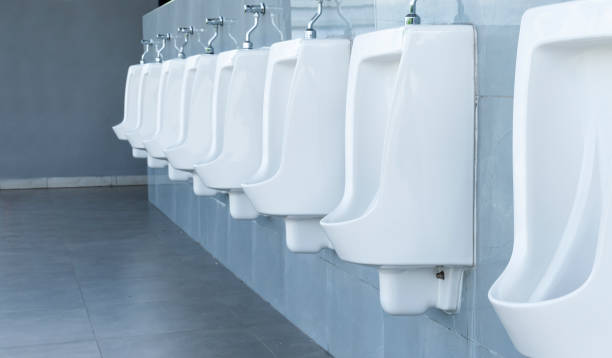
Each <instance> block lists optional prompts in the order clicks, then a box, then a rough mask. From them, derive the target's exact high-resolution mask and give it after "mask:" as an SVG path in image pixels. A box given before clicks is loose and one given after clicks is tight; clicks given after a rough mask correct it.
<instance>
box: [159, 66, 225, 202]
mask: <svg viewBox="0 0 612 358" xmlns="http://www.w3.org/2000/svg"><path fill="white" fill-rule="evenodd" d="M216 59H217V56H216V55H200V56H197V57H196V56H192V57H189V58H187V65H186V70H185V80H184V81H183V87H184V89H183V94H184V96H183V106H182V110H181V113H182V116H183V121H182V123H183V125H182V126H181V135H180V137H181V139H180V142H179V143H178V144H177V145H175V146H172V147H169V148H167V149H166V150H165V153H166V156H167V158H168V161H169V162H170V166H169V167H168V168H169V169H168V175H169V176H170V179H172V180H179V179H180V180H188V179H190V178H192V177H193V176H194V168H193V166H194V165H195V164H196V163H198V162H200V161H201V160H203V159H205V158H206V153H207V152H208V150H209V149H210V145H211V142H212V140H211V137H212V120H211V118H212V117H211V114H212V109H211V104H212V95H213V85H214V79H215V65H216ZM187 86H189V87H190V90H189V91H187V88H186V87H187ZM170 168H172V169H170ZM171 170H172V172H171ZM177 174H178V175H177ZM193 185H194V192H195V193H196V194H198V195H202V194H201V193H202V192H205V193H206V195H214V193H215V191H214V190H211V189H208V188H205V187H202V186H203V185H204V183H202V181H201V180H200V179H199V178H198V182H195V181H194V183H193Z"/></svg>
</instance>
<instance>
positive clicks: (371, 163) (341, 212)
mask: <svg viewBox="0 0 612 358" xmlns="http://www.w3.org/2000/svg"><path fill="white" fill-rule="evenodd" d="M474 52H475V36H474V29H473V28H472V26H468V25H420V26H406V27H405V28H397V29H390V30H383V31H378V32H373V33H369V34H364V35H360V36H357V37H356V38H355V40H354V43H353V50H352V54H351V63H350V67H349V80H348V91H347V107H346V111H347V123H346V133H347V134H346V135H347V136H346V141H347V144H346V180H345V190H344V195H343V197H342V199H341V201H340V204H339V205H338V206H337V207H336V208H335V209H334V210H333V211H332V212H331V213H330V214H329V215H327V216H326V217H325V218H323V220H322V221H321V224H322V226H323V228H324V230H325V231H326V232H327V234H328V235H329V237H330V240H331V242H332V245H333V247H334V249H335V250H336V252H337V254H338V256H339V257H340V258H341V259H343V260H346V261H350V262H355V263H361V264H367V265H374V266H378V267H379V277H380V299H381V304H382V306H383V309H384V310H385V311H386V312H388V313H391V314H421V313H423V312H424V311H425V310H426V309H428V308H430V307H436V308H439V309H441V310H444V311H446V312H448V313H454V312H457V311H458V310H459V307H460V303H461V285H462V279H463V272H464V271H465V270H466V269H469V268H470V267H472V266H473V265H474V242H473V240H474V235H473V202H474V196H473V193H474V153H475V151H474V141H475V130H474V128H475V122H474V120H475V115H474V100H475V88H474V78H475V75H474V70H475V69H474V66H475V56H474Z"/></svg>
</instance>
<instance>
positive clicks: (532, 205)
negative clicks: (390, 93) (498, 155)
mask: <svg viewBox="0 0 612 358" xmlns="http://www.w3.org/2000/svg"><path fill="white" fill-rule="evenodd" d="M568 13H571V14H572V17H573V20H572V26H566V22H565V21H563V18H562V16H564V14H568ZM611 16H612V4H611V3H610V2H608V1H588V0H585V1H572V2H567V3H563V4H556V5H550V6H545V7H538V8H534V9H531V10H528V11H527V12H526V13H525V15H524V16H523V20H522V23H521V34H520V39H519V46H518V53H517V65H516V78H515V93H514V100H515V102H514V128H513V171H514V177H513V179H514V180H513V184H514V190H513V195H514V249H513V252H512V257H511V258H510V262H509V263H508V266H507V267H506V269H505V270H504V272H503V273H502V275H501V276H500V277H499V278H498V280H497V281H496V282H495V283H494V284H493V286H492V287H491V290H490V291H489V300H490V301H491V304H492V305H493V307H494V309H495V311H496V313H497V314H498V316H499V318H500V320H501V322H502V324H503V325H504V327H505V328H506V331H507V332H508V334H509V336H510V338H511V339H512V342H513V343H514V345H515V346H516V348H517V349H518V350H519V351H520V352H521V353H522V354H524V355H527V356H530V357H537V358H553V357H554V358H570V357H607V356H609V355H610V351H611V349H610V339H612V306H611V305H610V302H611V301H612V288H610V287H611V286H610V283H609V277H610V275H612V257H610V253H611V251H610V245H609V244H610V239H609V238H610V234H611V233H610V232H609V230H610V229H611V225H610V224H611V223H612V217H611V214H612V191H611V190H610V188H611V187H612V165H611V163H612V160H611V159H612V146H611V143H612V138H611V135H612V134H611V133H612V123H611V122H610V117H611V116H612V102H611V101H610V98H609V95H608V92H609V91H608V88H609V83H610V80H609V79H610V78H612V66H610V63H612V23H611V22H610V18H611ZM558 158H563V159H562V160H559V159H558Z"/></svg>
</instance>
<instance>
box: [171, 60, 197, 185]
mask: <svg viewBox="0 0 612 358" xmlns="http://www.w3.org/2000/svg"><path fill="white" fill-rule="evenodd" d="M205 56H207V55H195V56H190V57H188V58H187V59H186V60H185V69H184V71H183V79H182V82H181V90H180V93H181V95H180V102H179V115H178V123H177V124H176V128H173V129H176V131H175V132H174V133H173V134H174V136H172V137H171V138H173V139H174V140H168V142H167V143H168V144H167V146H166V147H165V148H163V151H164V155H165V157H166V158H167V160H168V177H169V178H170V179H171V180H179V181H185V180H189V179H191V176H192V171H191V170H193V164H192V166H191V167H185V168H178V167H177V166H176V165H174V164H173V163H177V160H179V161H180V159H178V158H180V156H177V155H174V156H173V157H174V159H175V160H174V161H173V160H171V159H170V158H169V157H168V152H170V151H173V149H174V148H176V147H177V146H178V145H180V144H181V143H182V142H183V141H184V140H185V138H186V136H187V131H188V126H189V115H190V113H191V104H192V100H191V96H192V91H193V86H194V82H195V79H196V75H197V71H198V68H199V66H198V63H199V62H200V59H201V58H202V57H205Z"/></svg>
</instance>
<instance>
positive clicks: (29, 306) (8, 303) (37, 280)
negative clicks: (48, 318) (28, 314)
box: [0, 270, 84, 313]
mask: <svg viewBox="0 0 612 358" xmlns="http://www.w3.org/2000/svg"><path fill="white" fill-rule="evenodd" d="M76 308H84V305H83V300H82V299H81V292H80V289H79V285H78V283H77V281H76V279H75V278H74V273H73V272H72V270H71V271H68V272H65V271H64V272H61V271H60V272H30V273H23V272H22V273H12V274H0V313H5V312H14V311H32V310H69V309H76Z"/></svg>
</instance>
